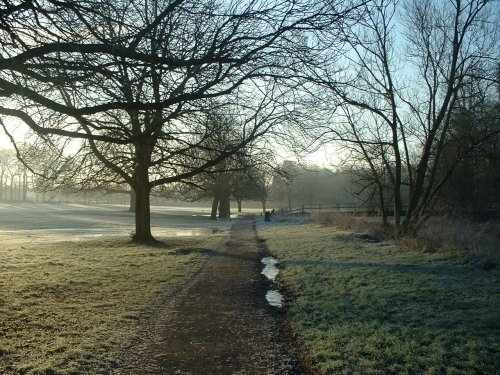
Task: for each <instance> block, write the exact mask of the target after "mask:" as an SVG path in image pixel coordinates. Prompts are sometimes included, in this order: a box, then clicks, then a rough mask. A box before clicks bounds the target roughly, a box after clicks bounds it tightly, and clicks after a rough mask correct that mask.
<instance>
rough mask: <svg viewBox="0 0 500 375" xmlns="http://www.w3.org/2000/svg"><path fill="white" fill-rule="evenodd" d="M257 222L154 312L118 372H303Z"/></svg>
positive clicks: (239, 229)
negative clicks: (275, 302)
mask: <svg viewBox="0 0 500 375" xmlns="http://www.w3.org/2000/svg"><path fill="white" fill-rule="evenodd" d="M259 249H260V248H259V245H258V242H257V238H256V232H255V228H254V226H253V222H252V221H251V220H248V219H246V220H241V221H238V222H237V223H236V224H235V225H234V226H233V228H232V230H231V234H230V238H229V239H228V240H227V241H226V242H225V243H224V244H223V245H222V246H221V247H220V248H219V249H218V250H217V251H214V252H213V253H211V254H210V258H209V260H208V261H207V263H206V264H205V266H204V267H203V268H202V270H201V271H200V272H199V274H197V275H196V276H195V277H194V278H193V279H192V281H191V282H190V283H189V285H186V286H185V288H184V289H183V290H182V291H180V292H179V293H178V295H177V296H176V297H175V298H174V299H173V300H171V301H168V302H166V303H165V305H164V306H163V308H162V309H161V310H160V311H159V312H158V313H157V314H156V315H155V318H154V319H152V322H151V323H150V324H149V325H148V327H147V329H146V330H145V331H146V332H143V334H142V335H141V337H140V340H139V342H137V343H136V344H135V345H134V346H133V347H131V348H129V350H128V351H127V353H126V355H125V360H124V362H122V364H121V366H120V368H119V369H116V371H115V374H259V375H264V374H303V373H304V370H303V368H302V365H301V362H300V360H299V359H298V358H299V355H298V352H297V349H296V348H295V346H294V342H293V339H292V337H291V335H290V330H289V329H288V328H287V323H286V321H285V319H284V318H283V315H282V314H281V313H280V311H279V310H278V309H276V308H274V307H272V306H269V305H268V303H267V302H266V300H265V293H266V291H267V288H268V286H269V284H268V283H269V282H268V281H267V280H266V278H265V277H264V276H263V275H261V273H260V272H261V269H262V266H261V264H260V258H261V256H262V254H261V253H260V250H259Z"/></svg>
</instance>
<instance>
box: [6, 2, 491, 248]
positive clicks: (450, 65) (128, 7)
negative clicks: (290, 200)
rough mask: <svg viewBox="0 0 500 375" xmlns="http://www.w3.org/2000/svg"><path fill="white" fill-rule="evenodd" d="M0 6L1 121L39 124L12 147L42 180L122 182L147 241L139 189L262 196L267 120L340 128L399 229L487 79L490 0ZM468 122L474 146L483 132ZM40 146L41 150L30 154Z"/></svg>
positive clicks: (301, 138)
mask: <svg viewBox="0 0 500 375" xmlns="http://www.w3.org/2000/svg"><path fill="white" fill-rule="evenodd" d="M0 6H1V7H2V8H1V9H0V14H1V17H0V53H1V58H0V95H1V96H2V102H1V104H0V116H1V119H2V121H1V122H0V125H1V126H3V128H4V130H5V131H6V133H7V134H9V136H11V134H12V129H11V128H10V127H11V126H12V125H9V124H7V122H6V121H3V119H12V118H15V119H17V121H18V122H16V124H17V123H22V124H24V125H26V126H27V127H28V128H29V130H30V131H31V132H32V133H33V136H35V137H36V142H35V143H33V144H32V147H27V146H24V147H17V153H18V156H19V158H21V160H23V161H24V163H25V165H26V166H27V167H29V168H30V169H31V170H32V172H33V173H35V174H36V173H38V174H40V175H50V176H51V178H52V180H54V179H56V178H63V179H65V181H73V183H75V184H76V186H78V185H82V184H89V183H95V184H98V185H106V186H107V187H108V188H109V189H111V188H115V189H117V191H118V190H121V191H128V192H130V194H131V196H132V197H134V199H135V218H136V232H135V238H136V240H137V241H141V242H151V241H154V239H153V237H152V235H151V231H150V208H149V205H150V194H151V193H152V192H153V193H155V192H157V191H161V190H162V189H163V188H164V186H169V185H172V184H176V185H178V184H184V185H185V186H188V187H190V188H197V187H203V188H204V190H205V191H211V197H212V198H213V206H214V210H213V212H214V211H217V210H218V211H219V212H221V213H222V215H223V216H224V215H227V212H228V207H229V205H228V203H229V197H230V196H231V195H232V196H233V197H238V191H239V190H241V189H239V188H238V183H239V182H242V183H243V185H245V186H246V189H243V190H246V191H252V190H254V189H253V188H251V185H252V184H254V182H257V183H255V184H254V185H255V189H259V188H264V190H262V191H261V192H260V195H261V196H262V197H264V198H262V201H263V202H264V203H265V201H266V200H267V197H266V196H265V195H266V191H267V190H268V189H267V187H268V185H269V183H270V181H272V179H270V178H269V177H266V176H269V172H266V170H267V169H269V168H271V169H276V168H274V167H271V166H269V164H270V161H269V158H267V157H263V156H265V155H262V153H261V151H262V149H263V148H264V146H263V143H262V139H263V136H265V135H272V136H279V137H280V141H282V142H284V141H289V142H291V143H295V146H297V143H298V146H300V148H302V149H308V148H309V146H312V147H314V146H316V145H318V144H324V143H332V142H336V143H337V142H340V144H342V145H343V147H344V151H343V153H342V155H343V156H344V157H345V158H348V159H349V160H348V164H350V165H354V167H353V168H351V170H352V173H356V174H358V175H359V176H360V180H359V181H362V180H363V179H364V180H365V181H367V182H366V186H365V190H366V189H372V190H373V191H374V193H375V194H376V196H378V200H379V205H380V210H381V212H382V217H383V220H384V223H386V224H387V209H386V201H387V200H388V199H390V200H391V201H392V206H393V211H394V215H395V217H394V224H395V229H396V232H397V233H400V232H414V231H415V230H417V229H418V228H419V226H421V225H422V223H423V222H424V221H425V219H426V218H427V216H428V215H429V213H430V212H431V211H432V210H433V208H434V207H435V205H436V202H438V200H439V199H438V198H439V197H440V193H441V192H442V190H443V187H444V186H445V185H446V182H447V181H449V180H450V178H452V176H453V174H454V171H455V170H456V168H457V165H458V164H459V163H460V162H461V161H462V160H463V157H457V158H455V159H453V158H450V157H449V155H450V154H451V153H452V152H454V151H453V150H455V151H456V150H457V148H455V149H454V148H453V147H452V146H450V145H451V144H453V143H456V141H455V140H454V139H455V138H456V137H455V135H456V134H458V133H457V132H456V131H457V129H459V127H460V126H459V124H463V126H464V127H466V128H468V129H470V128H474V129H476V128H477V129H479V128H480V126H479V125H478V124H479V123H482V120H481V119H482V117H481V119H480V118H479V117H477V116H476V115H474V116H476V117H474V118H475V120H473V121H468V122H467V121H465V120H464V119H465V118H466V117H467V116H468V115H469V114H470V113H476V112H475V111H476V110H475V108H479V107H478V106H484V105H485V104H486V103H487V102H488V100H489V99H488V97H489V96H488V95H489V94H488V93H489V91H490V88H491V85H492V84H493V83H494V82H495V81H496V80H497V77H496V74H493V72H495V69H496V68H494V67H493V66H494V64H496V63H497V61H498V46H497V44H496V43H497V40H498V38H497V37H498V33H497V26H496V25H497V24H498V22H496V21H497V18H498V14H495V9H494V7H493V6H492V5H491V4H490V2H489V1H487V0H467V1H463V0H449V1H446V2H442V1H438V0H404V1H403V0H401V1H398V0H369V1H362V0H346V1H342V2H331V1H327V0H325V1H322V0H319V1H318V0H296V1H276V0H246V1H221V2H217V1H213V0H152V1H144V0H131V1H127V2H123V1H120V0H111V1H109V0H107V1H104V0H83V1H72V0H64V1H60V0H40V1H32V0H20V1H10V0H8V1H4V2H3V3H2V5H0ZM403 30H404V31H403ZM475 98H482V101H481V103H482V104H480V103H478V102H477V100H476V101H475V100H472V99H475ZM463 116H465V117H463ZM492 116H493V118H494V120H493V123H494V122H495V119H496V116H495V115H494V112H493V115H492ZM482 129H483V130H484V131H481V132H480V133H481V135H480V136H479V138H475V141H474V145H476V144H477V143H478V142H479V143H480V144H483V143H484V142H488V141H490V140H491V139H494V137H495V136H496V135H498V127H496V128H495V127H494V126H487V127H484V126H483V127H482ZM469 133H470V132H469ZM469 133H467V134H469ZM454 134H455V135H454ZM470 134H472V133H470ZM283 136H285V138H284V137H283ZM11 138H12V140H13V141H15V140H14V138H13V137H11ZM293 141H295V142H293ZM468 149H471V151H472V149H477V147H468ZM461 150H462V149H461ZM462 151H463V152H465V151H466V150H462ZM462 151H460V152H459V154H462V153H463V152H462ZM40 152H42V153H48V154H50V155H54V158H53V162H51V163H49V164H46V165H44V166H43V168H40V165H38V161H39V160H38V158H36V157H35V158H34V157H33V155H37V154H39V153H40ZM467 152H468V151H467ZM467 152H466V153H467ZM258 155H260V157H257V156H258ZM444 161H446V163H445V162H444ZM266 168H267V169H266ZM367 171H368V173H366V172H367ZM61 176H62V177H61ZM231 176H237V177H235V179H234V180H232V177H231ZM361 177H362V179H361ZM285 185H286V184H285ZM289 185H290V184H289ZM168 190H171V189H168ZM181 190H182V189H181ZM188 190H189V189H188ZM184 194H185V195H189V194H194V193H191V191H186V190H184ZM252 194H253V195H255V194H254V193H252ZM243 198H244V197H243V196H241V197H240V198H237V199H243ZM193 199H194V198H193ZM404 202H406V203H407V209H406V212H405V215H404V216H403V203H404Z"/></svg>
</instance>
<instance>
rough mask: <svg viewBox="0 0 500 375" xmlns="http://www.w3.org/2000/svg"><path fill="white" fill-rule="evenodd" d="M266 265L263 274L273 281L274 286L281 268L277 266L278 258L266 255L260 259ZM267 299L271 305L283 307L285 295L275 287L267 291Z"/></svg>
mask: <svg viewBox="0 0 500 375" xmlns="http://www.w3.org/2000/svg"><path fill="white" fill-rule="evenodd" d="M260 262H261V263H262V264H263V265H264V269H263V270H262V272H261V273H262V274H263V275H264V276H266V277H267V278H268V279H269V280H271V281H272V283H273V286H274V285H275V283H276V276H278V272H279V269H278V267H276V265H277V264H278V260H277V259H275V258H273V257H264V258H262V259H261V260H260ZM266 300H267V302H268V303H269V304H270V305H271V306H275V307H282V306H283V295H282V294H281V293H280V292H279V291H278V290H276V289H274V287H273V288H272V289H270V290H268V291H267V293H266Z"/></svg>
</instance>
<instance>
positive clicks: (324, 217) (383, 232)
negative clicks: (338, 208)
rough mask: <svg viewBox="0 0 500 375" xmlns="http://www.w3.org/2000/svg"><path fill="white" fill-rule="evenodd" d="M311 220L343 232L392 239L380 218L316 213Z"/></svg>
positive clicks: (356, 214)
mask: <svg viewBox="0 0 500 375" xmlns="http://www.w3.org/2000/svg"><path fill="white" fill-rule="evenodd" d="M311 220H312V221H313V222H315V223H317V224H320V225H325V226H333V227H336V228H339V229H342V230H347V231H353V232H359V233H365V234H370V235H374V236H377V237H380V238H387V237H390V234H389V233H390V231H388V230H387V228H384V227H383V225H382V222H381V220H380V218H378V217H374V216H368V215H366V214H365V213H356V212H354V213H353V212H331V211H330V212H316V213H313V214H311Z"/></svg>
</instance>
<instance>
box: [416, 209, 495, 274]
mask: <svg viewBox="0 0 500 375" xmlns="http://www.w3.org/2000/svg"><path fill="white" fill-rule="evenodd" d="M415 240H416V243H417V245H418V246H419V247H421V248H423V249H425V250H426V251H431V252H433V251H447V252H453V253H457V254H459V255H461V256H463V259H464V260H465V261H466V262H469V263H473V264H476V265H478V266H479V267H481V268H483V269H492V268H495V267H497V266H498V265H499V264H500V246H499V244H500V222H499V221H489V222H485V223H475V222H471V221H469V220H467V219H449V218H446V217H434V218H431V219H429V221H428V222H427V223H426V224H425V225H424V227H422V229H420V230H419V231H418V233H417V236H416V238H415Z"/></svg>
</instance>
